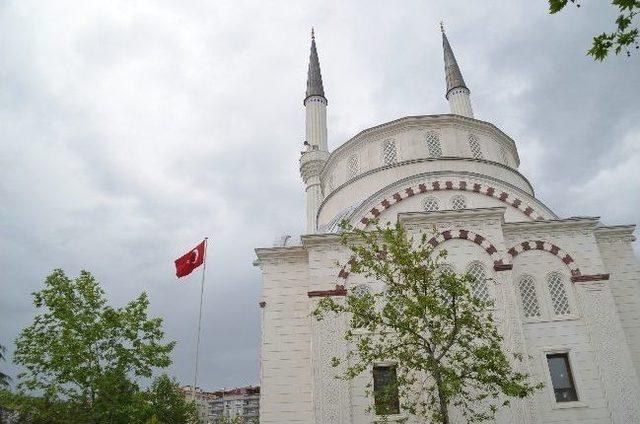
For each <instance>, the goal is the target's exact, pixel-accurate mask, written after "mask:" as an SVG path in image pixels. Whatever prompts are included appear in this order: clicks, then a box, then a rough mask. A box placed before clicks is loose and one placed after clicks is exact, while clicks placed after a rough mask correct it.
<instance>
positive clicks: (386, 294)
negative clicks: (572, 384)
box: [313, 223, 540, 424]
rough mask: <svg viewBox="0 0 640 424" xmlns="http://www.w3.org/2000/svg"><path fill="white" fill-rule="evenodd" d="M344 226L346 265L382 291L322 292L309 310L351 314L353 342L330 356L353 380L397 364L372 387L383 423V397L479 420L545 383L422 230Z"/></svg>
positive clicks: (420, 413) (442, 415) (420, 412)
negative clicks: (521, 366) (507, 347)
mask: <svg viewBox="0 0 640 424" xmlns="http://www.w3.org/2000/svg"><path fill="white" fill-rule="evenodd" d="M346 230H347V231H345V232H343V233H342V235H341V242H342V244H343V245H345V246H346V247H347V248H348V249H349V250H350V252H351V254H352V259H351V260H350V261H349V263H348V264H347V266H348V267H349V271H350V272H351V273H353V274H360V275H362V276H364V277H366V278H367V279H372V280H375V281H378V282H380V283H384V285H385V289H384V290H383V291H380V292H364V293H363V292H362V291H358V290H355V291H354V290H349V291H348V292H347V295H346V297H345V298H344V299H342V300H340V299H339V300H335V299H334V298H332V297H325V298H322V299H321V300H320V301H319V303H318V305H317V307H316V309H315V310H314V312H313V315H314V316H315V317H316V318H317V319H318V320H321V319H324V318H325V317H326V316H327V314H346V317H347V319H348V322H349V325H348V330H347V331H346V333H345V334H344V337H345V339H346V341H347V342H348V344H349V346H350V348H349V351H348V354H347V356H346V357H345V358H333V365H334V366H335V367H340V368H341V370H340V372H339V377H341V378H344V379H347V380H351V379H354V378H356V377H357V376H359V375H361V374H362V373H363V372H365V371H367V370H369V369H371V366H372V364H374V363H376V362H391V363H393V364H394V367H395V370H396V373H397V376H396V377H395V378H390V379H387V384H385V390H383V391H380V392H378V390H375V391H374V390H373V389H374V387H373V383H370V384H368V385H367V389H366V391H367V395H369V396H371V395H372V394H373V397H374V404H373V405H372V406H371V407H370V408H369V411H370V412H376V413H377V414H378V422H386V418H387V417H386V416H385V415H384V414H385V413H387V412H388V411H386V410H385V405H386V404H388V401H389V400H390V399H393V397H394V396H396V395H395V394H398V395H399V396H396V397H395V399H398V398H399V402H400V409H401V411H402V413H403V414H407V415H413V416H417V417H419V418H422V419H424V420H425V421H427V420H430V421H429V422H435V423H444V424H446V423H449V422H450V416H449V409H450V407H455V408H456V409H457V410H459V411H460V412H461V413H462V414H464V416H465V418H466V420H467V422H479V421H483V420H486V419H490V418H491V417H493V416H494V414H495V411H496V410H497V408H498V407H499V406H500V405H508V404H509V398H510V397H515V398H523V397H526V396H529V395H530V394H532V393H533V392H534V391H535V390H536V389H537V388H539V387H540V385H535V384H532V383H530V382H529V378H528V375H527V374H525V373H523V372H520V371H517V370H516V369H515V368H514V364H515V362H516V361H520V360H522V358H521V356H520V355H518V354H509V353H507V352H505V351H504V350H503V347H502V341H503V338H502V336H500V334H499V332H498V330H497V327H496V325H495V323H494V321H493V318H492V315H491V313H490V310H491V306H492V305H491V303H490V302H484V301H481V300H479V299H477V298H476V297H475V296H474V295H473V294H472V289H471V288H472V285H473V284H475V283H476V282H475V280H474V279H473V277H471V276H468V275H456V274H454V273H451V272H447V271H443V269H442V267H440V262H441V258H442V256H444V255H445V253H441V254H438V255H436V254H434V250H433V247H432V246H431V245H430V244H429V243H428V242H427V236H426V234H424V233H421V234H420V236H419V237H413V236H411V235H409V234H408V233H407V231H406V230H405V228H404V227H403V226H402V225H401V224H400V223H398V224H397V225H396V226H386V227H381V226H379V225H376V226H375V229H373V230H371V231H368V230H360V229H354V228H353V227H349V226H348V227H347V228H346ZM376 405H377V406H376Z"/></svg>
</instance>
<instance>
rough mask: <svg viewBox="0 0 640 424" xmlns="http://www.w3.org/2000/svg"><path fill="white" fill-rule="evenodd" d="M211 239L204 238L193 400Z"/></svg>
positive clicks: (194, 398)
mask: <svg viewBox="0 0 640 424" xmlns="http://www.w3.org/2000/svg"><path fill="white" fill-rule="evenodd" d="M208 240H209V237H205V238H204V258H203V264H202V282H201V283H200V312H199V313H198V336H197V337H196V365H195V370H194V372H193V400H194V401H195V400H196V387H197V385H198V358H199V353H200V327H201V326H202V295H203V294H204V276H205V274H206V272H207V245H208V244H209V242H208Z"/></svg>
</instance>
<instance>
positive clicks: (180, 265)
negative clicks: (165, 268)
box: [175, 240, 206, 278]
mask: <svg viewBox="0 0 640 424" xmlns="http://www.w3.org/2000/svg"><path fill="white" fill-rule="evenodd" d="M205 243H206V240H203V241H202V243H200V244H199V245H197V246H196V247H194V248H193V249H192V250H191V251H190V252H189V253H187V254H185V255H182V256H180V257H179V258H178V259H176V260H175V263H176V276H177V277H178V278H180V277H184V276H185V275H189V274H191V271H193V270H194V269H196V268H198V267H199V266H200V265H202V263H203V262H204V246H205Z"/></svg>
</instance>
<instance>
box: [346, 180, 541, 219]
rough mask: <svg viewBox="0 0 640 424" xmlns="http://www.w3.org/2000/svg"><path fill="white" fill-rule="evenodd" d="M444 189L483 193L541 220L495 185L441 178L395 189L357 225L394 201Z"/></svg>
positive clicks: (374, 215) (512, 196)
mask: <svg viewBox="0 0 640 424" xmlns="http://www.w3.org/2000/svg"><path fill="white" fill-rule="evenodd" d="M446 190H460V191H468V192H472V193H478V194H483V195H485V196H489V197H493V198H495V199H498V200H500V201H501V202H503V203H506V204H507V205H509V206H511V207H514V208H516V209H518V210H519V211H521V212H522V213H523V214H525V215H526V216H528V217H530V218H532V219H536V220H542V219H544V217H543V216H542V215H541V214H540V213H539V212H537V211H536V210H534V209H533V208H532V207H531V206H530V205H528V204H525V203H524V202H523V201H522V200H521V199H519V198H517V197H515V196H514V195H513V194H510V193H507V192H505V191H502V190H500V189H497V188H496V187H492V186H490V185H487V184H480V183H477V182H470V181H465V180H459V181H452V180H441V181H433V182H430V183H420V184H417V185H413V186H411V187H407V188H404V189H402V190H399V191H397V192H396V193H394V194H392V195H391V196H390V197H387V198H385V199H383V200H382V201H381V202H380V203H378V204H377V205H376V206H374V207H373V208H372V209H371V210H370V211H369V212H367V214H366V215H365V216H363V217H362V218H361V219H360V221H359V222H358V225H359V226H360V227H366V226H367V225H369V222H371V220H373V219H376V218H377V217H378V216H380V214H381V213H382V212H383V211H384V210H386V209H389V208H390V207H391V206H393V205H395V204H396V203H400V202H401V201H403V200H404V199H407V198H409V197H412V196H415V195H416V194H421V193H428V192H434V191H446Z"/></svg>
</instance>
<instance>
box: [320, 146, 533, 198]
mask: <svg viewBox="0 0 640 424" xmlns="http://www.w3.org/2000/svg"><path fill="white" fill-rule="evenodd" d="M449 160H450V161H456V162H475V163H486V164H488V165H493V166H496V167H498V168H502V169H505V170H507V171H509V172H512V173H514V174H516V175H517V176H518V177H519V178H521V179H522V181H524V183H525V184H526V185H527V186H528V187H529V189H530V190H531V193H532V194H533V196H535V190H534V189H533V186H532V185H531V183H530V182H529V180H528V179H527V177H525V176H524V175H522V174H521V173H520V171H518V170H517V169H516V168H512V167H510V166H507V165H504V164H502V163H500V162H496V161H492V160H488V159H475V158H465V157H459V156H441V157H439V158H415V159H408V160H404V161H402V162H396V163H393V164H390V165H383V166H379V167H377V168H373V169H369V170H367V171H365V172H362V173H360V174H358V175H356V176H355V177H353V178H351V179H349V180H347V181H345V182H344V183H342V184H340V185H339V186H338V187H336V188H334V189H333V190H332V191H331V193H329V194H327V195H326V196H325V198H324V200H326V199H328V198H330V197H331V196H333V194H334V193H337V192H338V191H340V190H342V189H343V188H344V187H346V186H348V185H350V184H352V183H353V182H355V181H357V180H359V179H361V178H365V177H367V176H369V175H371V174H375V173H378V172H382V171H386V170H387V169H389V168H397V167H399V166H404V165H411V164H414V163H423V162H435V161H449ZM328 168H329V161H327V162H325V164H324V167H323V168H322V171H321V172H320V177H321V178H322V179H324V178H326V177H327V176H326V175H325V173H326V170H327V169H328ZM438 172H443V173H445V172H446V173H451V172H454V173H455V172H464V171H456V170H450V171H438ZM477 175H482V176H484V175H485V174H477ZM487 178H493V177H489V176H487ZM506 184H509V183H506ZM510 185H511V184H510ZM519 190H522V189H519ZM527 194H529V193H527Z"/></svg>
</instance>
